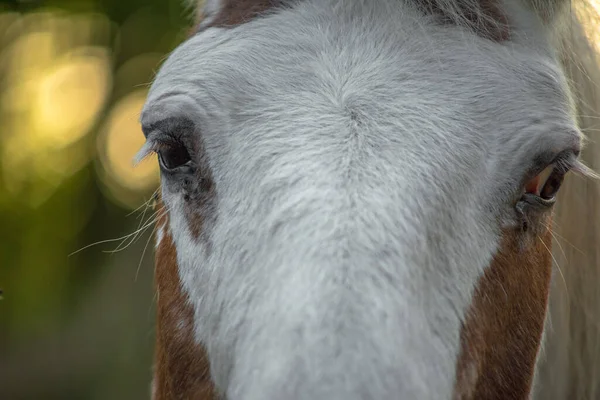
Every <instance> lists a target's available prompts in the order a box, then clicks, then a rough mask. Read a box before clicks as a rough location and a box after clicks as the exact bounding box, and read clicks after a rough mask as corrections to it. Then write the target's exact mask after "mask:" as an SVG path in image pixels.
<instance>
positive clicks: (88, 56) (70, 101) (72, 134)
mask: <svg viewBox="0 0 600 400" xmlns="http://www.w3.org/2000/svg"><path fill="white" fill-rule="evenodd" d="M110 80H111V76H110V60H109V57H108V52H107V51H106V50H105V49H83V50H80V52H79V54H70V55H69V56H67V57H65V58H64V59H63V60H62V61H61V62H58V63H57V64H56V65H55V66H54V67H53V68H52V69H50V70H49V71H47V73H46V74H45V76H43V77H41V79H40V80H39V86H38V89H37V93H36V95H37V96H36V101H35V103H34V106H33V111H34V112H33V115H32V117H33V118H32V119H33V125H34V130H35V131H36V132H37V133H38V138H37V139H38V140H42V141H46V142H48V144H49V145H52V146H54V147H64V146H66V145H68V144H70V143H72V142H74V141H76V140H78V139H80V138H81V137H82V136H83V135H85V134H86V133H87V132H88V131H89V129H90V128H91V127H92V125H93V124H94V122H95V121H96V117H97V116H98V114H99V113H100V111H101V110H102V109H103V108H104V104H105V102H106V99H107V97H108V94H109V89H110V86H109V85H110Z"/></svg>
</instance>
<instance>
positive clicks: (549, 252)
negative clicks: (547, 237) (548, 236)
mask: <svg viewBox="0 0 600 400" xmlns="http://www.w3.org/2000/svg"><path fill="white" fill-rule="evenodd" d="M537 238H538V239H539V241H540V242H541V243H542V246H544V247H545V248H546V250H547V251H548V254H550V257H551V258H552V261H554V264H556V269H558V273H559V274H560V276H561V278H562V281H563V284H564V285H565V292H566V297H567V304H568V303H570V302H571V300H570V299H569V290H568V286H567V280H566V279H565V275H564V274H563V272H562V269H561V268H560V265H559V263H558V261H557V260H556V258H555V257H554V254H552V251H551V250H550V249H549V248H548V246H546V243H544V241H543V240H542V238H541V237H539V236H538V237H537Z"/></svg>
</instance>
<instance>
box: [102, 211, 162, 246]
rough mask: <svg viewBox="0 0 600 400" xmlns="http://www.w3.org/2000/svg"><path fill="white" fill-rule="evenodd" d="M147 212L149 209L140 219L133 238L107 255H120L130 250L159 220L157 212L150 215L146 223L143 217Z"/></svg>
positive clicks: (124, 241)
mask: <svg viewBox="0 0 600 400" xmlns="http://www.w3.org/2000/svg"><path fill="white" fill-rule="evenodd" d="M147 210H148V209H147V208H146V210H144V214H143V215H142V218H141V219H140V223H139V224H138V227H137V228H136V230H135V231H134V232H133V233H132V235H133V236H132V237H131V238H128V239H125V240H123V241H122V242H121V243H120V244H119V245H118V246H117V248H116V249H114V250H110V251H107V253H118V252H119V251H122V250H125V249H126V248H128V247H129V246H131V245H132V244H133V243H134V242H135V241H136V240H137V238H138V237H139V235H141V234H142V233H144V231H145V230H146V229H147V228H148V227H149V226H150V225H152V224H153V223H154V222H155V221H156V220H157V214H158V211H155V212H153V213H152V215H150V217H148V219H147V220H146V221H144V218H143V217H144V215H145V214H146V211H147ZM142 225H144V226H143V227H142ZM128 240H129V241H128Z"/></svg>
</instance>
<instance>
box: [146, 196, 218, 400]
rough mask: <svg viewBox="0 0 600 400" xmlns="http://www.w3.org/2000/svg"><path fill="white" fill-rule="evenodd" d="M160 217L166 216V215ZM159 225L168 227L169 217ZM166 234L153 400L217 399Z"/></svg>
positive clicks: (159, 271) (159, 265) (160, 261)
mask: <svg viewBox="0 0 600 400" xmlns="http://www.w3.org/2000/svg"><path fill="white" fill-rule="evenodd" d="M160 207H161V208H162V205H161V206H160ZM160 213H162V214H164V211H161V212H160ZM157 224H158V226H162V227H166V226H167V225H166V224H167V217H166V216H164V217H163V218H161V219H160V220H159V221H158V223H157ZM163 231H164V236H163V238H162V240H161V242H160V244H159V247H158V249H157V250H156V269H155V280H156V290H157V327H156V350H155V366H154V368H155V371H154V382H153V386H154V395H153V399H154V400H170V399H198V400H212V399H216V396H215V392H214V387H213V384H212V381H211V378H210V369H209V363H208V358H207V355H206V351H205V350H204V348H203V347H202V346H200V345H198V344H197V343H196V342H195V341H194V332H193V329H194V319H193V311H192V308H191V307H190V305H189V303H188V300H187V296H186V295H185V294H184V292H183V290H182V287H181V282H180V280H179V273H178V268H177V257H176V251H175V245H174V244H173V240H172V238H171V236H170V234H169V233H168V230H167V229H165V228H163Z"/></svg>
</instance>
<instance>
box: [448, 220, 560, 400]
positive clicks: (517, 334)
mask: <svg viewBox="0 0 600 400" xmlns="http://www.w3.org/2000/svg"><path fill="white" fill-rule="evenodd" d="M550 229H551V228H548V229H546V230H545V232H543V233H542V235H540V236H539V237H537V238H535V241H534V242H532V243H531V244H530V245H529V246H527V247H526V248H523V246H522V244H521V242H520V238H519V233H517V232H506V233H505V234H504V237H503V240H502V244H501V248H500V250H499V251H498V253H497V255H496V256H495V257H494V260H493V262H492V264H491V265H490V266H489V268H488V269H487V270H486V271H485V273H484V274H483V276H482V277H481V278H480V280H479V283H478V285H477V288H476V289H475V293H474V295H473V302H472V304H471V308H470V310H469V313H468V315H467V318H466V321H465V323H464V325H463V329H462V332H461V354H460V356H459V359H458V363H457V375H456V386H455V391H454V399H456V400H459V399H460V400H466V399H478V400H479V399H483V400H486V399H498V400H500V399H502V400H506V399H528V398H529V393H530V390H531V385H532V381H533V374H534V368H535V362H536V358H537V354H538V350H539V347H540V342H541V337H542V331H543V328H544V320H545V316H546V308H547V304H548V293H549V288H550V277H551V271H552V258H551V255H550V246H551V231H550Z"/></svg>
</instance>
